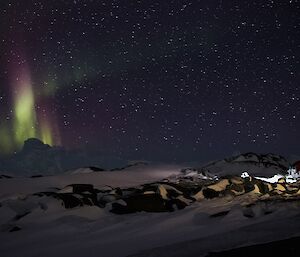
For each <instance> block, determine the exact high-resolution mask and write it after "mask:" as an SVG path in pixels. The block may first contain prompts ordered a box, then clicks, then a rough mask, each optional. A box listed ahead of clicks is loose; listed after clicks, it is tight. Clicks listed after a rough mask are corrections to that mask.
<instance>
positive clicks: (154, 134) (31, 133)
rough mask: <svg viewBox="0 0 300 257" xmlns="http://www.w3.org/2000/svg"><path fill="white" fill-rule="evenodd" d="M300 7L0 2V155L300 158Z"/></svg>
mask: <svg viewBox="0 0 300 257" xmlns="http://www.w3.org/2000/svg"><path fill="white" fill-rule="evenodd" d="M299 7H300V3H299V1H298V0H290V1H289V0H285V1H283V0H278V1H257V0H253V1H249V0H248V1H244V0H239V1H229V0H228V1H225V0H218V1H214V0H201V1H200V0H198V1H184V0H183V1H179V0H178V1H168V0H166V1H157V0H152V1H146V0H145V1H131V0H128V1H127V0H126V1H114V0H109V1H96V0H86V1H84V0H83V1H80V0H74V1H65V0H64V1H62V0H57V1H48V0H40V1H38V0H36V1H32V0H22V1H1V6H0V8H1V9H0V12H1V15H0V39H1V41H0V45H1V47H0V152H1V153H2V154H8V153H12V152H14V151H16V150H18V149H20V148H21V147H22V145H23V141H24V140H25V139H27V138H29V137H37V138H39V139H41V140H43V141H44V142H46V143H48V144H50V145H62V146H64V147H65V148H67V149H85V150H86V151H90V152H94V153H95V152H97V151H99V152H100V151H102V152H106V153H108V154H111V155H114V156H118V157H121V158H131V159H147V160H168V161H170V160H172V161H191V160H206V159H211V158H219V157H226V156H228V155H229V156H230V155H232V154H234V153H239V152H248V151H255V152H262V153H264V152H274V153H281V154H284V155H291V154H297V153H299V136H298V134H297V131H299V130H300V85H299V82H300V77H299V68H300V66H299V52H300V51H299V50H300V49H299V48H300V29H299V24H300V8H299ZM296 139H297V140H298V141H297V140H296Z"/></svg>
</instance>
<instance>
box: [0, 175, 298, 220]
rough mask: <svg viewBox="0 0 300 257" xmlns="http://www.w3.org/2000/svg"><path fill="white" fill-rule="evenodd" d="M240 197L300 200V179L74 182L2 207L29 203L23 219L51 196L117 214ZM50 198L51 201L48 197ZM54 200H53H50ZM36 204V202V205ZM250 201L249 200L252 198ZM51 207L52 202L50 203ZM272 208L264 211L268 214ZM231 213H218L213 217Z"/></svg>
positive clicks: (75, 205)
mask: <svg viewBox="0 0 300 257" xmlns="http://www.w3.org/2000/svg"><path fill="white" fill-rule="evenodd" d="M236 197H245V199H248V200H249V199H251V201H250V203H253V204H255V203H257V202H262V201H269V200H299V199H300V181H298V182H296V183H286V181H285V179H284V178H282V179H280V180H278V182H277V183H269V182H265V181H262V180H259V179H256V178H253V177H246V178H241V177H238V176H225V177H222V178H220V179H219V180H208V181H206V182H203V183H202V182H198V183H194V182H191V181H190V180H187V181H185V182H184V181H183V180H182V179H180V180H178V181H177V182H174V181H173V182H172V181H166V180H164V181H160V182H156V183H150V184H144V185H141V186H138V187H133V188H123V189H121V188H112V187H109V186H105V187H103V188H95V187H94V185H92V184H70V185H68V186H66V187H64V188H61V189H56V188H53V191H49V192H37V193H35V194H33V195H28V196H26V197H25V198H24V197H23V198H22V199H14V200H10V201H9V202H3V203H1V206H2V205H3V206H6V205H8V206H10V205H12V206H17V205H18V204H20V205H26V206H27V204H26V201H29V203H28V206H29V207H28V208H27V209H26V210H25V211H23V212H20V213H17V216H16V217H15V218H14V221H16V219H17V220H20V219H22V218H23V217H25V216H26V215H28V214H30V213H31V211H32V210H33V209H35V208H42V209H47V208H48V207H47V205H48V204H47V203H48V202H49V201H50V199H54V200H57V204H58V205H59V206H61V207H62V208H66V209H70V208H80V207H82V206H97V207H99V208H107V209H108V210H109V211H111V212H112V213H115V214H128V213H134V212H141V211H144V212H172V211H175V210H180V209H183V208H185V207H187V206H189V205H191V204H193V203H194V202H197V201H207V200H210V199H213V198H224V199H226V200H227V201H231V200H233V199H234V198H236ZM47 199H48V200H47ZM50 202H51V201H50ZM33 203H34V204H33ZM248 203H249V201H248ZM50 206H51V205H50ZM268 211H271V210H267V209H266V210H265V208H264V207H263V210H260V211H259V212H264V213H267V212H268ZM243 212H244V216H245V217H248V218H251V217H253V216H255V215H256V214H255V213H256V212H257V210H256V209H253V208H252V207H251V208H250V205H249V206H248V207H247V206H246V207H245V208H244V210H243ZM224 215H227V213H216V214H215V215H212V216H211V217H212V218H214V217H215V218H217V217H221V216H224Z"/></svg>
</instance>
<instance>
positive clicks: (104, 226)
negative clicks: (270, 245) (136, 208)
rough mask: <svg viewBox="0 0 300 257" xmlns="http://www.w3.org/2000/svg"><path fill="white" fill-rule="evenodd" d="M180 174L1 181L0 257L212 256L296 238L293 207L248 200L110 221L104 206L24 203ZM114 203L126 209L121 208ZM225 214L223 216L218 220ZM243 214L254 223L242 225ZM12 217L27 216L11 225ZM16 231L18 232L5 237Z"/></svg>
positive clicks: (158, 169) (297, 219)
mask: <svg viewBox="0 0 300 257" xmlns="http://www.w3.org/2000/svg"><path fill="white" fill-rule="evenodd" d="M182 168H183V167H181V166H178V165H176V166H174V165H163V166H161V165H157V166H155V165H154V166H151V165H150V166H144V167H131V168H128V169H126V170H122V171H114V172H106V171H104V172H84V170H81V171H83V172H76V173H77V174H74V173H69V174H64V175H57V176H49V177H40V178H34V179H32V178H12V179H2V180H0V201H1V204H2V206H1V207H0V242H1V243H0V253H1V257H10V256H22V257H40V256H43V257H53V256H57V257H73V256H76V257H85V256H89V257H99V256H101V257H116V256H117V257H126V256H132V257H133V256H135V257H150V256H160V257H163V256H170V257H171V256H174V257H175V256H177V257H184V256H186V257H192V256H198V257H199V256H205V254H206V253H208V252H209V251H212V250H214V251H216V250H225V249H230V248H234V247H238V246H239V247H240V246H242V245H250V244H257V243H262V242H268V241H273V240H276V239H285V238H289V237H292V236H299V235H300V216H299V207H300V203H299V201H291V202H282V201H281V202H280V201H279V202H259V203H257V204H256V205H255V206H249V203H251V196H249V195H247V196H245V195H243V196H237V197H235V198H231V199H229V198H215V199H211V200H205V199H204V200H203V195H202V196H201V195H197V197H198V198H199V199H201V201H199V202H195V203H193V204H192V205H190V206H188V207H186V208H185V209H183V210H178V211H174V212H167V213H145V212H140V213H134V214H126V215H116V214H112V213H110V212H109V208H110V206H109V205H108V206H107V207H106V208H104V209H102V208H99V207H96V206H83V207H78V208H73V209H64V208H63V207H62V206H61V203H60V202H59V201H58V200H56V199H52V198H49V197H37V196H33V195H31V196H29V194H32V193H35V192H43V191H51V188H52V189H53V190H54V188H58V189H60V190H61V192H66V193H68V192H69V193H70V192H72V187H70V186H69V187H68V185H70V184H74V183H86V184H93V185H94V186H95V187H97V188H110V186H112V187H133V186H139V185H141V184H144V183H149V182H156V181H160V180H162V179H164V178H167V177H170V176H171V177H178V176H180V174H181V172H180V170H181V169H182ZM241 170H242V169H241ZM241 170H240V171H241ZM250 174H251V173H250ZM244 175H246V174H244ZM248 175H249V174H248ZM274 180H275V179H274ZM226 183H227V182H226V180H222V179H220V180H219V181H218V182H217V183H216V184H215V186H212V187H213V188H214V189H216V190H221V189H222V188H224V187H225V186H226ZM157 186H158V188H157V190H158V191H160V193H161V194H162V195H163V197H165V198H167V193H166V192H165V190H166V189H169V190H174V191H176V188H172V187H171V186H168V185H166V186H164V187H161V186H160V185H159V184H157ZM56 190H57V189H56ZM178 192H179V191H178ZM147 193H152V192H147ZM99 196H100V195H99ZM112 197H113V195H112ZM179 197H180V196H179ZM16 199H19V200H20V199H24V201H22V200H21V201H15V200H16ZM25 199H26V201H25ZM184 200H185V201H186V199H184ZM119 202H120V204H123V205H124V204H125V205H126V203H125V202H124V201H122V200H119ZM26 212H28V213H27V214H26ZM227 212H228V214H227V215H226V214H224V215H223V214H222V213H227ZM246 212H247V213H248V212H249V213H250V214H251V215H253V217H252V218H249V217H246V216H245V213H246ZM266 213H268V214H267V215H266ZM16 214H23V215H25V216H23V217H22V218H21V219H19V220H15V217H16ZM15 225H17V226H19V227H20V228H21V230H20V231H16V232H8V231H9V230H10V229H12V228H13V226H15Z"/></svg>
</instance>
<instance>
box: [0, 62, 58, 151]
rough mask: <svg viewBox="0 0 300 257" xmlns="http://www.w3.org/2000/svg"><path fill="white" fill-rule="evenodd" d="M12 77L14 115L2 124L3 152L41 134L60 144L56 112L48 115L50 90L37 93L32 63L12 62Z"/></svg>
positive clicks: (48, 141) (45, 139) (10, 84)
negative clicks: (30, 66)
mask: <svg viewBox="0 0 300 257" xmlns="http://www.w3.org/2000/svg"><path fill="white" fill-rule="evenodd" d="M9 70H10V75H11V76H10V81H9V84H8V87H9V89H10V90H9V91H10V96H11V100H12V108H11V112H12V119H11V120H10V121H9V123H5V124H4V123H2V124H0V136H1V138H2V140H1V142H0V153H1V154H9V153H12V152H13V151H16V150H19V149H21V147H22V146H23V143H24V141H25V140H26V139H28V138H38V139H40V140H42V141H43V142H44V143H45V144H49V145H53V144H58V142H59V140H58V138H59V137H58V134H59V133H58V131H57V129H54V128H56V127H57V126H56V125H55V124H56V120H55V119H54V118H53V115H52V116H51V119H50V117H49V116H48V115H47V113H48V112H47V109H48V106H47V105H46V104H43V105H42V106H43V107H42V111H40V109H41V107H40V106H41V103H47V102H48V101H47V97H50V96H49V95H51V94H49V95H47V94H44V95H43V96H39V97H37V94H36V93H35V90H34V83H33V81H32V78H31V73H30V69H29V66H28V65H27V64H26V63H22V64H21V65H20V64H19V63H18V64H17V63H16V62H14V63H13V65H10V67H9ZM54 131H56V132H55V134H56V136H54Z"/></svg>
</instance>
